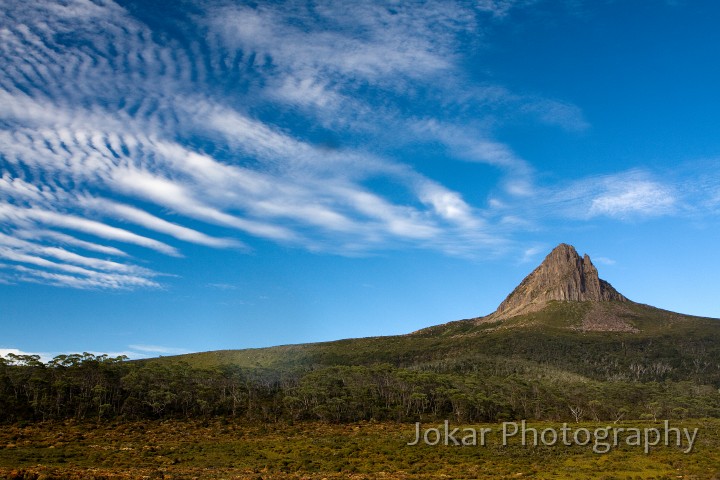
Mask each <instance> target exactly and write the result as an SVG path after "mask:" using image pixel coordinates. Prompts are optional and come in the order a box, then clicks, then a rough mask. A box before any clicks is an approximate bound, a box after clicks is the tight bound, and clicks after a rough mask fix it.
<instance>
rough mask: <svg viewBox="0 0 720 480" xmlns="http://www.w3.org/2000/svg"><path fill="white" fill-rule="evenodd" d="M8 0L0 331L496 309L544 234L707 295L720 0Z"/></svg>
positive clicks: (250, 331)
mask: <svg viewBox="0 0 720 480" xmlns="http://www.w3.org/2000/svg"><path fill="white" fill-rule="evenodd" d="M167 5H169V4H165V3H163V2H148V1H137V2H124V1H121V2H117V3H113V2H110V1H90V0H65V1H61V2H53V1H43V2H24V1H13V0H10V1H8V2H6V5H5V6H4V8H3V9H2V12H0V36H1V37H2V42H1V43H0V67H1V68H0V167H1V176H0V322H1V323H0V324H1V325H2V333H1V334H0V353H2V352H9V351H15V352H27V353H41V354H43V355H44V356H48V355H52V354H56V353H60V352H76V351H91V352H109V353H113V354H115V353H118V354H119V353H124V354H127V355H129V356H130V357H133V358H138V357H142V356H154V355H160V354H163V355H166V354H172V353H181V352H190V351H203V350H214V349H226V348H245V347H261V346H269V345H276V344H286V343H300V342H311V341H322V340H331V339H338V338H346V337H358V336H373V335H388V334H399V333H406V332H410V331H413V330H416V329H418V328H422V327H425V326H428V325H433V324H438V323H444V322H447V321H451V320H456V319H460V318H468V317H474V316H479V315H483V314H487V313H490V312H491V311H493V310H494V309H495V307H496V306H497V305H498V304H499V303H500V302H501V301H502V299H503V298H504V297H505V295H507V294H508V293H509V292H510V291H511V290H512V288H513V287H514V286H515V285H516V284H517V283H518V282H519V281H520V280H521V279H522V278H523V277H524V276H525V275H526V274H527V273H529V271H530V270H532V268H534V267H535V266H536V264H538V263H539V262H540V261H541V260H542V258H543V257H544V255H546V254H547V253H548V252H549V250H550V249H551V248H552V247H553V246H554V245H556V244H558V243H560V242H567V243H571V244H573V245H575V246H576V247H577V248H578V250H579V251H580V253H585V252H586V253H588V254H590V255H591V257H592V258H593V259H594V261H595V263H596V265H597V266H598V268H599V270H600V273H601V276H602V277H603V278H605V279H607V280H608V281H610V282H611V283H612V284H613V285H614V286H615V287H617V288H618V290H619V291H621V292H622V293H623V294H625V295H626V296H627V297H629V298H631V299H633V300H635V301H638V302H642V303H648V304H652V305H655V306H658V307H662V308H667V309H670V310H675V311H681V312H684V313H691V314H696V315H704V316H713V317H720V306H719V305H720V304H718V302H717V297H718V293H720V291H719V290H718V288H720V287H719V285H720V284H719V283H718V274H717V272H718V271H720V255H718V253H717V243H718V242H717V240H718V238H720V235H719V234H720V218H719V216H718V213H720V141H719V140H718V138H720V135H718V134H719V133H720V132H719V131H718V126H719V125H720V119H719V118H718V115H719V114H718V112H720V89H718V87H717V86H718V85H720V58H718V57H719V56H720V51H719V50H718V46H719V45H720V31H719V30H718V29H717V19H718V18H720V5H718V4H717V3H716V2H710V1H697V2H693V1H689V0H688V1H680V0H678V1H672V2H671V1H659V0H658V1H623V2H620V1H605V2H602V1H601V2H598V1H586V2H585V1H581V0H574V1H570V0H568V1H530V0H518V1H513V0H478V1H475V2H469V1H446V0H443V1H437V2H433V1H427V2H392V1H391V2H369V1H368V2H317V3H315V2H246V3H245V2H231V1H227V2H225V1H197V2H193V1H182V2H173V6H172V7H168V6H167Z"/></svg>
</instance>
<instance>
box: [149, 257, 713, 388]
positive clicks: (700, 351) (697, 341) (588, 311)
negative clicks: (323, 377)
mask: <svg viewBox="0 0 720 480" xmlns="http://www.w3.org/2000/svg"><path fill="white" fill-rule="evenodd" d="M718 359H720V322H719V321H717V320H715V319H709V318H700V317H694V316H689V315H682V314H678V313H674V312H669V311H666V310H661V309H657V308H654V307H651V306H648V305H642V304H638V303H635V302H632V301H630V300H628V299H627V298H625V297H624V296H623V295H622V294H620V293H619V292H617V291H616V290H615V289H614V288H613V287H612V286H611V285H610V284H609V283H607V282H605V281H604V280H601V279H600V278H599V277H598V273H597V269H596V268H595V267H594V266H593V264H592V262H591V261H590V258H589V257H588V256H587V255H585V256H584V257H580V256H579V255H578V254H577V252H576V251H575V249H574V248H573V247H571V246H569V245H564V244H561V245H559V246H558V247H557V248H555V249H554V250H553V251H552V252H551V253H550V254H549V255H548V257H547V258H546V259H545V261H543V263H542V264H541V265H540V266H539V267H538V268H537V269H535V270H534V271H533V272H532V273H531V274H530V275H528V276H527V277H526V278H525V280H523V282H521V284H520V285H519V286H518V287H517V288H516V289H515V290H514V291H513V292H512V293H511V294H510V295H509V296H508V297H507V298H506V299H505V301H503V302H502V303H501V304H500V306H499V307H498V309H497V310H496V311H495V312H493V313H492V314H490V315H487V316H485V317H478V318H472V319H467V320H459V321H454V322H450V323H447V324H443V325H437V326H433V327H429V328H425V329H422V330H419V331H417V332H413V333H411V334H407V335H398V336H388V337H370V338H360V339H348V340H338V341H335V342H323V343H314V344H301V345H286V346H278V347H272V348H263V349H246V350H224V351H215V352H204V353H197V354H190V355H183V356H178V357H163V358H160V359H154V360H152V361H156V362H176V361H185V362H188V363H190V364H192V365H194V366H201V367H208V368H212V367H217V366H219V365H234V366H237V367H243V368H249V369H270V370H283V371H287V370H294V371H308V370H313V369H318V368H324V367H332V366H342V365H345V366H348V365H376V364H389V365H392V366H395V367H400V368H412V369H430V370H433V371H453V372H462V371H473V372H475V373H483V374H487V375H499V374H501V373H499V372H511V373H512V372H515V373H518V374H522V375H524V376H528V377H529V378H537V377H539V376H543V375H547V374H548V372H554V373H553V374H558V372H562V373H563V374H566V375H577V376H581V377H585V378H594V379H598V380H617V379H621V380H622V379H624V380H632V381H661V380H666V379H673V380H687V379H693V380H694V381H697V382H699V383H705V384H707V383H712V384H715V385H720V360H718Z"/></svg>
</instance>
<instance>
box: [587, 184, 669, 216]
mask: <svg viewBox="0 0 720 480" xmlns="http://www.w3.org/2000/svg"><path fill="white" fill-rule="evenodd" d="M676 203H677V202H676V198H675V193H674V191H673V189H672V188H671V187H669V186H667V185H663V184H661V183H659V182H655V181H650V180H642V179H629V180H625V181H623V180H619V179H618V180H617V181H615V180H609V181H607V182H605V188H604V191H603V192H602V193H601V194H599V195H598V196H597V197H595V198H593V199H592V201H591V203H590V210H589V212H588V213H589V215H590V216H597V215H605V216H610V217H628V216H633V215H640V216H659V215H665V214H667V213H670V212H672V211H673V209H674V207H675V205H676Z"/></svg>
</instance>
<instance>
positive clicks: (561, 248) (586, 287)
mask: <svg viewBox="0 0 720 480" xmlns="http://www.w3.org/2000/svg"><path fill="white" fill-rule="evenodd" d="M552 300H559V301H574V302H586V301H590V302H607V301H619V302H626V301H628V299H627V298H625V297H624V296H623V295H621V294H620V293H619V292H618V291H617V290H615V289H614V288H613V287H612V285H610V284H609V283H608V282H606V281H605V280H602V279H601V278H600V277H598V271H597V268H595V265H593V263H592V261H591V260H590V257H589V256H588V255H587V254H585V255H584V256H583V257H580V255H578V253H577V251H576V250H575V247H573V246H572V245H568V244H566V243H561V244H560V245H558V246H557V247H555V248H554V249H553V250H552V252H550V253H549V254H548V256H547V257H545V260H543V262H542V263H541V264H540V266H538V267H537V268H536V269H535V270H533V271H532V273H530V275H528V276H527V277H525V279H524V280H523V281H522V282H520V285H518V286H517V287H516V288H515V290H513V291H512V293H511V294H510V295H508V297H507V298H506V299H505V300H504V301H503V302H502V303H501V304H500V306H499V307H498V309H497V310H496V311H495V313H494V314H493V315H492V316H493V317H494V318H496V319H497V318H508V317H512V316H515V315H521V314H523V313H529V312H534V311H537V310H540V309H542V308H543V307H544V306H545V305H547V303H548V302H550V301H552Z"/></svg>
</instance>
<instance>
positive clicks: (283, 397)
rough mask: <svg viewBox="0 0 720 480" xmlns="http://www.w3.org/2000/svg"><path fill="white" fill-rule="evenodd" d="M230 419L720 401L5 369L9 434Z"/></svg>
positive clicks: (93, 363) (425, 376) (60, 361)
mask: <svg viewBox="0 0 720 480" xmlns="http://www.w3.org/2000/svg"><path fill="white" fill-rule="evenodd" d="M212 416H227V417H235V418H238V419H244V420H248V421H262V422H278V421H284V422H297V421H324V422H356V421H361V420H378V421H388V420H391V421H399V422H414V421H424V422H426V421H434V420H442V419H450V420H453V421H456V422H496V421H505V420H519V419H528V420H552V421H580V420H596V421H613V422H617V421H620V420H624V419H638V418H649V419H655V420H657V419H660V418H667V419H670V418H684V417H720V393H719V392H718V389H717V388H715V387H713V386H709V385H701V384H697V383H693V382H687V381H670V380H667V381H662V382H638V381H628V380H618V381H597V380H588V379H584V378H581V377H575V376H562V375H552V374H548V373H546V372H545V373H541V372H540V371H538V372H531V373H525V374H517V373H509V374H507V375H487V374H484V373H474V372H472V371H464V372H453V371H449V372H448V371H434V370H432V369H429V368H427V367H426V368H423V369H418V368H399V367H396V366H392V365H389V364H378V365H367V366H321V367H318V368H310V367H305V368H303V369H295V370H277V369H263V368H243V367H238V366H233V365H225V366H220V367H216V368H212V369H202V368H195V367H192V366H190V365H189V364H187V363H183V362H177V361H173V362H157V361H155V362H143V361H127V358H126V357H124V356H121V357H108V356H107V355H93V354H89V353H83V354H73V355H59V356H57V357H55V358H54V359H52V360H51V361H49V362H47V363H44V362H42V361H41V360H40V357H38V356H36V355H14V354H8V355H7V356H6V357H5V358H3V357H0V422H4V423H8V422H26V421H41V420H51V419H69V418H75V419H79V420H96V421H103V420H113V421H116V420H137V419H166V418H197V417H212Z"/></svg>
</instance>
